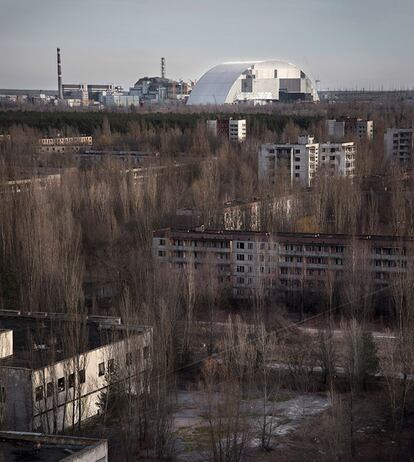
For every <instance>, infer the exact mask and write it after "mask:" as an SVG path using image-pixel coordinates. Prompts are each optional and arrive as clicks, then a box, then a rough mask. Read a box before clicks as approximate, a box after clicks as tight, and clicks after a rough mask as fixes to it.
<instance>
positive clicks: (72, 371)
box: [0, 310, 152, 433]
mask: <svg viewBox="0 0 414 462" xmlns="http://www.w3.org/2000/svg"><path fill="white" fill-rule="evenodd" d="M151 346H152V329H151V328H150V327H146V326H137V325H128V326H126V325H124V324H122V322H121V319H120V318H116V317H104V316H88V317H86V316H85V317H77V318H76V319H74V318H71V317H70V316H69V315H67V314H62V313H55V314H53V313H44V312H36V313H23V312H20V311H12V310H0V419H1V423H2V427H3V428H6V429H8V430H19V431H41V432H45V433H56V432H60V431H63V430H65V429H66V428H68V427H72V426H74V425H75V424H76V423H77V422H79V421H83V420H86V419H88V418H90V417H92V416H94V415H96V414H98V413H99V399H100V396H101V394H102V391H103V390H105V389H106V387H107V386H108V377H109V375H110V374H111V373H114V380H119V381H123V382H124V383H125V384H126V383H127V382H128V383H133V388H131V391H132V392H133V393H141V392H142V391H143V387H144V386H147V384H146V382H145V377H146V373H147V372H148V370H149V368H150V367H151ZM115 373H116V376H115ZM128 379H130V380H128ZM132 379H133V380H132Z"/></svg>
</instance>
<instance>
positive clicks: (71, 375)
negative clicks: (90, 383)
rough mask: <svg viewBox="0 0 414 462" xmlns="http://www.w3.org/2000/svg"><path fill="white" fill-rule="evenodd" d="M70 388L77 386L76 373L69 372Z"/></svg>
mask: <svg viewBox="0 0 414 462" xmlns="http://www.w3.org/2000/svg"><path fill="white" fill-rule="evenodd" d="M68 386H69V388H73V387H74V386H75V374H69V384H68Z"/></svg>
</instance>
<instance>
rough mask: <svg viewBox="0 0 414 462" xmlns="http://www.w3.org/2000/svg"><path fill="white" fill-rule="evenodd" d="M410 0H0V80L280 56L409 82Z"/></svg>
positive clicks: (347, 74)
mask: <svg viewBox="0 0 414 462" xmlns="http://www.w3.org/2000/svg"><path fill="white" fill-rule="evenodd" d="M413 31H414V0H392V1H391V0H284V1H282V0H0V88H37V89H54V88H56V87H57V82H56V80H57V78H56V47H57V46H60V48H61V49H62V68H63V82H64V83H79V82H87V83H116V84H121V85H123V86H124V88H125V89H127V88H129V87H130V86H132V85H133V84H134V82H135V81H136V80H137V79H138V78H139V77H143V76H145V75H159V73H160V58H161V56H165V58H166V60H167V76H168V77H171V78H175V79H178V78H183V79H185V80H187V79H198V78H200V77H201V75H202V74H203V73H204V72H205V71H206V70H208V69H209V68H210V67H212V66H214V65H216V64H219V63H221V62H224V61H238V60H240V61H246V60H250V59H285V60H287V61H290V62H293V63H295V64H297V65H299V66H300V67H302V68H303V69H304V70H305V72H308V73H309V74H310V75H311V76H312V77H314V78H315V79H319V80H321V87H322V88H324V89H326V88H331V89H332V88H355V87H358V88H380V87H381V86H383V87H384V88H407V87H410V88H414V59H413V44H414V34H413Z"/></svg>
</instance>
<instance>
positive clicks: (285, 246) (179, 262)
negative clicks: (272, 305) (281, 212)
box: [153, 228, 414, 298]
mask: <svg viewBox="0 0 414 462" xmlns="http://www.w3.org/2000/svg"><path fill="white" fill-rule="evenodd" d="M413 250H414V238H409V237H406V238H398V237H389V236H347V235H328V234H304V233H278V234H274V235H271V234H270V233H266V232H245V231H225V230H219V231H217V230H203V229H202V228H199V229H193V230H172V229H162V230H157V231H154V235H153V254H154V257H155V259H156V260H157V261H159V262H160V263H161V264H164V265H167V266H168V267H169V268H171V269H178V270H180V271H183V270H186V269H187V268H190V267H191V268H194V269H195V270H196V271H197V270H199V274H200V275H201V280H202V281H204V282H205V270H206V266H209V274H210V275H211V274H216V276H217V281H218V282H219V283H220V284H222V287H223V288H225V289H226V290H228V291H229V293H231V295H232V296H234V297H242V298H248V297H251V296H253V295H254V294H255V293H257V292H262V293H266V294H276V293H280V291H285V290H288V289H289V290H296V289H300V288H303V287H306V288H307V289H309V290H315V291H322V290H324V288H325V287H326V284H327V282H329V283H331V282H332V281H335V282H340V281H341V280H343V279H344V278H345V277H347V276H349V273H350V272H356V271H358V270H360V269H361V268H363V271H364V274H367V275H368V277H370V278H371V280H372V283H373V284H374V285H376V286H384V285H386V284H388V282H389V280H390V279H391V278H392V277H393V276H395V275H397V274H403V273H405V272H406V271H407V268H408V267H411V266H412V263H413V261H414V259H413ZM212 268H213V271H212Z"/></svg>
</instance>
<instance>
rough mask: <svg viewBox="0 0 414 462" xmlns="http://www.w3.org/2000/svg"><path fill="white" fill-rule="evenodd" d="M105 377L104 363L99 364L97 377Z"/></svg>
mask: <svg viewBox="0 0 414 462" xmlns="http://www.w3.org/2000/svg"><path fill="white" fill-rule="evenodd" d="M103 375H105V363H99V364H98V376H99V377H102V376H103Z"/></svg>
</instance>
